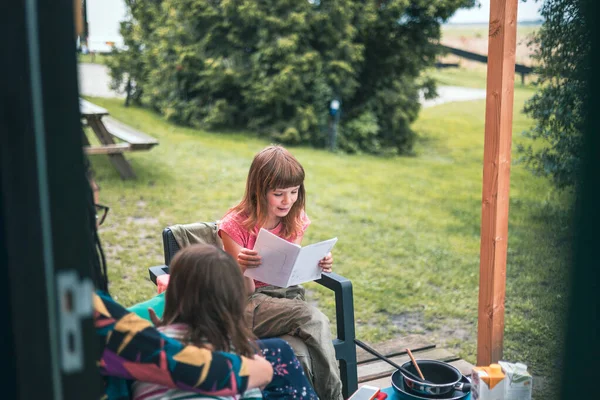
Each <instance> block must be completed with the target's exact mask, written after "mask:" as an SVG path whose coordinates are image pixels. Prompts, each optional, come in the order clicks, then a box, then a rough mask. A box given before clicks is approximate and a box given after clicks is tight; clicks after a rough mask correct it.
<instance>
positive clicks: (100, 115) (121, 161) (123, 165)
mask: <svg viewBox="0 0 600 400" xmlns="http://www.w3.org/2000/svg"><path fill="white" fill-rule="evenodd" d="M79 109H80V112H81V117H82V119H83V120H84V123H85V125H86V126H89V127H90V128H91V129H92V131H93V132H94V134H95V135H96V137H97V138H98V141H99V142H100V145H95V146H92V145H90V142H89V140H88V138H87V137H86V136H85V135H84V136H83V141H84V150H85V153H86V154H90V155H93V154H106V155H108V157H109V159H110V162H111V163H112V164H113V165H114V166H115V168H116V169H117V171H119V174H120V175H121V178H123V179H131V178H135V173H134V172H133V168H132V167H131V164H130V163H129V161H127V159H126V158H125V156H124V155H123V153H124V152H126V151H127V152H129V151H140V150H150V149H151V148H152V147H154V146H156V145H157V144H158V140H156V139H155V138H153V137H152V136H149V135H147V134H145V133H143V132H140V131H138V130H136V129H134V128H132V127H130V126H128V125H126V124H124V123H122V122H120V121H117V120H116V119H114V118H111V117H110V116H109V112H108V110H107V109H105V108H102V107H100V106H97V105H96V104H93V103H90V102H89V101H87V100H85V99H81V98H80V99H79ZM115 138H116V139H119V140H120V142H117V141H115Z"/></svg>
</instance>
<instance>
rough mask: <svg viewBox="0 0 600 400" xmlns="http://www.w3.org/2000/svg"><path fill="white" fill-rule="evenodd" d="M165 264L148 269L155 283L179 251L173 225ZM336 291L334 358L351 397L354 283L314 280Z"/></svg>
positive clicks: (354, 382)
mask: <svg viewBox="0 0 600 400" xmlns="http://www.w3.org/2000/svg"><path fill="white" fill-rule="evenodd" d="M162 238H163V247H164V254H165V264H164V265H157V266H154V267H150V268H148V273H149V274H150V280H151V281H152V282H154V284H156V278H157V277H158V276H159V275H164V274H168V273H169V265H170V263H171V260H172V259H173V256H174V255H175V253H177V251H179V249H180V248H179V244H177V241H176V240H175V236H174V235H173V232H172V231H171V229H170V228H165V229H164V230H163V232H162ZM315 282H316V283H318V284H319V285H322V286H325V287H326V288H328V289H330V290H332V291H333V292H334V293H335V315H336V328H337V338H335V339H334V340H333V347H334V348H335V357H336V359H337V360H338V362H339V366H340V377H341V380H342V394H343V396H344V398H348V397H349V396H350V395H351V394H352V393H354V392H355V391H356V390H357V389H358V375H357V374H358V373H357V362H356V345H355V344H354V339H355V331H354V300H353V294H352V282H350V280H349V279H346V278H344V277H343V276H341V275H338V274H336V273H333V272H330V273H323V274H322V275H321V279H318V280H316V281H315Z"/></svg>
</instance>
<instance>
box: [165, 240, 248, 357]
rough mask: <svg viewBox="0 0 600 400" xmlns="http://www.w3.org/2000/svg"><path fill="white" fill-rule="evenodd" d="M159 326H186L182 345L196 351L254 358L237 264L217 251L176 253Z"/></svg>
mask: <svg viewBox="0 0 600 400" xmlns="http://www.w3.org/2000/svg"><path fill="white" fill-rule="evenodd" d="M169 272H170V274H171V277H170V278H169V285H168V287H167V292H166V295H165V310H164V314H163V319H162V321H163V325H170V324H174V323H184V324H186V325H188V327H189V332H188V340H189V342H190V343H191V344H194V345H196V346H199V347H206V344H210V345H211V346H212V350H215V351H225V352H235V353H237V354H241V355H243V356H246V357H252V356H253V355H254V354H255V353H256V349H255V347H254V346H253V345H252V343H251V340H254V339H255V338H254V336H253V335H252V333H251V331H250V330H249V329H248V326H247V324H246V321H245V315H244V310H245V308H246V289H245V286H244V280H243V276H242V272H241V271H240V267H239V266H238V264H237V262H236V261H235V260H234V259H233V257H231V256H230V255H229V254H228V253H226V252H224V251H223V250H221V249H219V248H217V247H215V246H212V245H205V244H195V245H191V246H187V247H184V248H183V249H181V250H180V251H179V252H177V254H176V255H175V257H174V258H173V260H172V261H171V266H170V268H169Z"/></svg>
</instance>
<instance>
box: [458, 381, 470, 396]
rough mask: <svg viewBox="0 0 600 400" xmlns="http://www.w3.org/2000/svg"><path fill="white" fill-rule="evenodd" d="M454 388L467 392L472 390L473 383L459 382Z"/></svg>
mask: <svg viewBox="0 0 600 400" xmlns="http://www.w3.org/2000/svg"><path fill="white" fill-rule="evenodd" d="M454 389H456V390H460V391H462V392H465V393H467V392H470V391H471V384H470V383H462V382H458V383H457V384H456V385H454Z"/></svg>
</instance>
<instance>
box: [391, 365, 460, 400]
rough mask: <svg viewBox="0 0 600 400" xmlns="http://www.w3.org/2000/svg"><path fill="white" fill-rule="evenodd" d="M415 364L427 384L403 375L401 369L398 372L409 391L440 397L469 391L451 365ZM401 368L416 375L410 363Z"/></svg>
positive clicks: (456, 370)
mask: <svg viewBox="0 0 600 400" xmlns="http://www.w3.org/2000/svg"><path fill="white" fill-rule="evenodd" d="M417 364H419V368H420V369H421V372H423V376H424V377H425V379H426V380H427V382H420V381H418V380H415V379H413V378H411V377H410V376H409V375H408V374H405V373H404V372H403V371H402V369H400V370H399V371H400V373H401V374H402V378H403V379H404V385H405V386H406V388H407V389H408V390H409V391H411V392H413V393H416V394H422V395H425V396H441V395H444V394H447V393H449V392H452V391H454V390H460V391H463V392H469V391H471V385H470V384H468V383H463V382H461V381H462V379H463V376H462V374H461V373H460V371H459V370H458V369H456V368H455V367H453V366H452V365H450V364H448V363H445V362H442V361H437V360H417ZM402 368H403V369H406V370H408V371H409V372H411V373H414V374H416V373H417V370H416V368H415V367H414V365H413V364H412V362H411V361H407V362H405V363H404V364H402Z"/></svg>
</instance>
